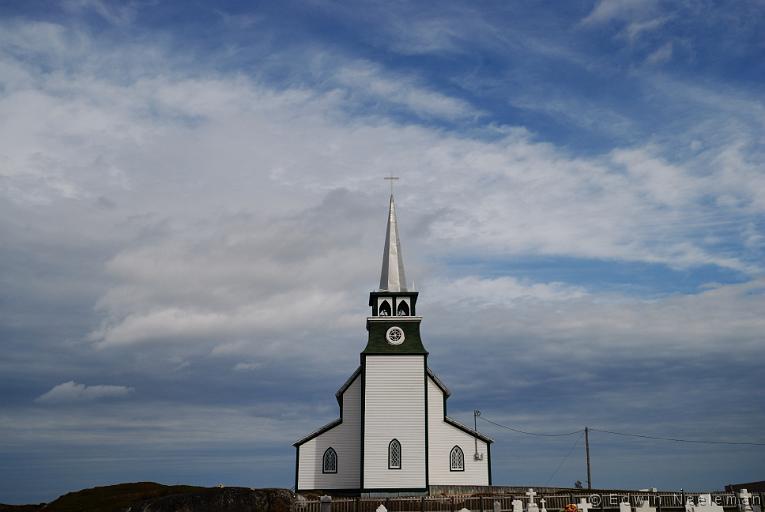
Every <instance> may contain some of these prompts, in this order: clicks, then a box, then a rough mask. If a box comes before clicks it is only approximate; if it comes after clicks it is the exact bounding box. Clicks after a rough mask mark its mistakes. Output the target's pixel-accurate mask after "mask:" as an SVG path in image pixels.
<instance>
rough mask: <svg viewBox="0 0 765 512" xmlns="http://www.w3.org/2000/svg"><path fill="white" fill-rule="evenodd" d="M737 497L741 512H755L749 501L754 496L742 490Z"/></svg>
mask: <svg viewBox="0 0 765 512" xmlns="http://www.w3.org/2000/svg"><path fill="white" fill-rule="evenodd" d="M736 496H737V497H738V509H739V510H740V511H741V512H754V509H752V504H751V502H750V501H749V499H750V498H751V497H752V494H751V493H750V492H749V491H747V490H746V489H741V490H739V491H738V492H737V493H736Z"/></svg>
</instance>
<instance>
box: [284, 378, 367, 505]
mask: <svg viewBox="0 0 765 512" xmlns="http://www.w3.org/2000/svg"><path fill="white" fill-rule="evenodd" d="M359 373H360V372H358V371H357V372H355V373H354V376H352V379H350V381H349V382H348V383H347V384H348V385H347V386H346V387H345V389H344V390H343V393H342V395H341V398H342V404H341V407H340V419H338V420H335V421H333V422H331V423H329V424H327V425H326V426H324V427H322V428H321V429H319V430H318V431H316V432H314V433H313V434H311V435H309V436H307V437H305V438H303V439H301V440H300V441H298V442H297V443H295V446H296V447H297V450H298V453H297V468H296V480H297V481H296V482H295V486H296V489H298V490H311V489H358V488H359V472H360V459H359V448H360V445H361V379H360V378H359Z"/></svg>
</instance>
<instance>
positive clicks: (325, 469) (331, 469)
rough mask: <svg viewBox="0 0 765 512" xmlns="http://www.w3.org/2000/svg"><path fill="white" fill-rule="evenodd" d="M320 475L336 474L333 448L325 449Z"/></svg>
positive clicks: (335, 459) (335, 454) (335, 457)
mask: <svg viewBox="0 0 765 512" xmlns="http://www.w3.org/2000/svg"><path fill="white" fill-rule="evenodd" d="M321 472H322V473H337V452H336V451H335V449H334V448H331V447H330V448H327V450H326V451H325V452H324V458H323V460H322V465H321Z"/></svg>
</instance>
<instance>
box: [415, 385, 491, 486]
mask: <svg viewBox="0 0 765 512" xmlns="http://www.w3.org/2000/svg"><path fill="white" fill-rule="evenodd" d="M427 381H428V462H429V464H428V480H429V483H430V485H466V484H470V485H491V469H490V465H491V455H490V449H491V448H490V446H491V439H489V438H488V437H486V436H483V435H482V434H480V433H478V432H475V431H473V430H472V429H470V428H468V427H466V426H464V425H462V424H461V423H459V422H457V421H455V420H453V419H451V418H449V417H448V416H446V397H447V395H446V394H445V393H444V392H443V390H442V389H441V388H440V387H439V385H438V384H437V382H436V380H434V379H433V378H432V377H431V376H430V375H429V376H428V379H427ZM476 454H478V456H476Z"/></svg>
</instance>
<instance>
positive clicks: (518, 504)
mask: <svg viewBox="0 0 765 512" xmlns="http://www.w3.org/2000/svg"><path fill="white" fill-rule="evenodd" d="M513 512H523V502H522V501H521V500H513Z"/></svg>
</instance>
